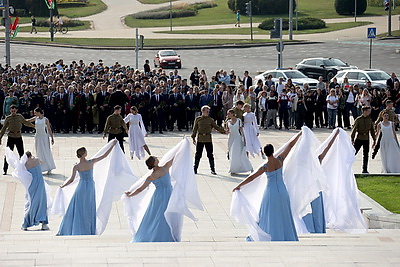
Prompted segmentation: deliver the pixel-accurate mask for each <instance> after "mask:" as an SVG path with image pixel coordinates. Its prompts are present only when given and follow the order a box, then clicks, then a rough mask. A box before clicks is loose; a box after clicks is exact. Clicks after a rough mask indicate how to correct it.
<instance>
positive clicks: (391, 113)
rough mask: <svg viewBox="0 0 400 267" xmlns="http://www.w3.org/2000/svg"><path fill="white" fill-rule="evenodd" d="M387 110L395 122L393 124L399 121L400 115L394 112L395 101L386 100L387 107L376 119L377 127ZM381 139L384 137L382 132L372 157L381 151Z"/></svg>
mask: <svg viewBox="0 0 400 267" xmlns="http://www.w3.org/2000/svg"><path fill="white" fill-rule="evenodd" d="M384 112H387V113H388V115H389V121H391V122H393V124H396V123H399V117H398V116H397V114H396V113H395V112H394V109H393V101H392V100H386V109H384V110H382V111H381V112H380V113H379V116H378V119H377V120H376V121H375V127H377V126H378V124H379V123H380V122H381V121H383V116H382V115H383V113H384ZM381 139H382V132H381V133H380V134H379V137H378V141H377V142H376V145H375V147H374V151H372V159H374V158H375V156H376V154H377V153H378V151H379V148H380V147H381Z"/></svg>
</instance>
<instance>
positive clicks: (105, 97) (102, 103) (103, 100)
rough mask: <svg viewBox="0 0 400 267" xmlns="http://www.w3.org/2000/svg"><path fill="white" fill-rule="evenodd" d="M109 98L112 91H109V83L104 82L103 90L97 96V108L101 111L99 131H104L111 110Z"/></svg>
mask: <svg viewBox="0 0 400 267" xmlns="http://www.w3.org/2000/svg"><path fill="white" fill-rule="evenodd" d="M109 99H110V93H108V92H107V85H106V84H105V83H103V84H102V85H101V92H99V93H97V96H96V105H97V110H98V111H99V128H98V129H99V133H102V132H103V129H104V126H105V124H106V119H107V117H108V115H110V114H109V113H110V111H109V105H108V103H109Z"/></svg>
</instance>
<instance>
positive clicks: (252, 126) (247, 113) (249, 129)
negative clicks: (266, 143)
mask: <svg viewBox="0 0 400 267" xmlns="http://www.w3.org/2000/svg"><path fill="white" fill-rule="evenodd" d="M243 110H244V114H243V130H244V139H245V140H246V151H247V152H248V153H250V155H252V156H253V157H254V154H256V155H259V153H260V152H261V156H262V157H263V159H265V155H264V153H263V151H262V147H261V143H260V140H258V135H259V134H260V132H259V130H258V124H257V119H256V115H255V114H254V113H253V112H251V105H250V104H247V103H246V104H244V106H243Z"/></svg>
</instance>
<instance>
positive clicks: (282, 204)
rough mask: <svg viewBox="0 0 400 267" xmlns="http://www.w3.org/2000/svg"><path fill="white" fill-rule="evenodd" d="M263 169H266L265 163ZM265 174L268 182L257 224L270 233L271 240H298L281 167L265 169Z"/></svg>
mask: <svg viewBox="0 0 400 267" xmlns="http://www.w3.org/2000/svg"><path fill="white" fill-rule="evenodd" d="M278 160H280V159H279V158H278ZM264 169H265V170H266V169H267V164H265V165H264ZM266 174H267V178H268V183H267V188H266V189H265V191H264V195H263V199H262V203H261V207H260V212H259V218H260V221H259V223H258V225H259V226H260V228H261V229H262V230H263V231H264V232H266V233H268V234H270V235H271V241H298V240H299V239H298V237H297V232H296V228H295V225H294V221H293V217H292V211H291V208H290V199H289V194H288V192H287V189H286V186H285V184H284V182H283V177H282V167H281V168H279V169H277V170H275V171H272V172H267V171H266Z"/></svg>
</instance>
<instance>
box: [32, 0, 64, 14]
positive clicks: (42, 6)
mask: <svg viewBox="0 0 400 267" xmlns="http://www.w3.org/2000/svg"><path fill="white" fill-rule="evenodd" d="M53 1H54V10H53V15H54V16H56V15H58V9H57V2H56V0H53ZM26 5H27V7H28V9H29V12H30V13H31V14H32V15H34V16H37V17H48V16H49V9H48V7H47V5H46V2H45V0H26Z"/></svg>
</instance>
